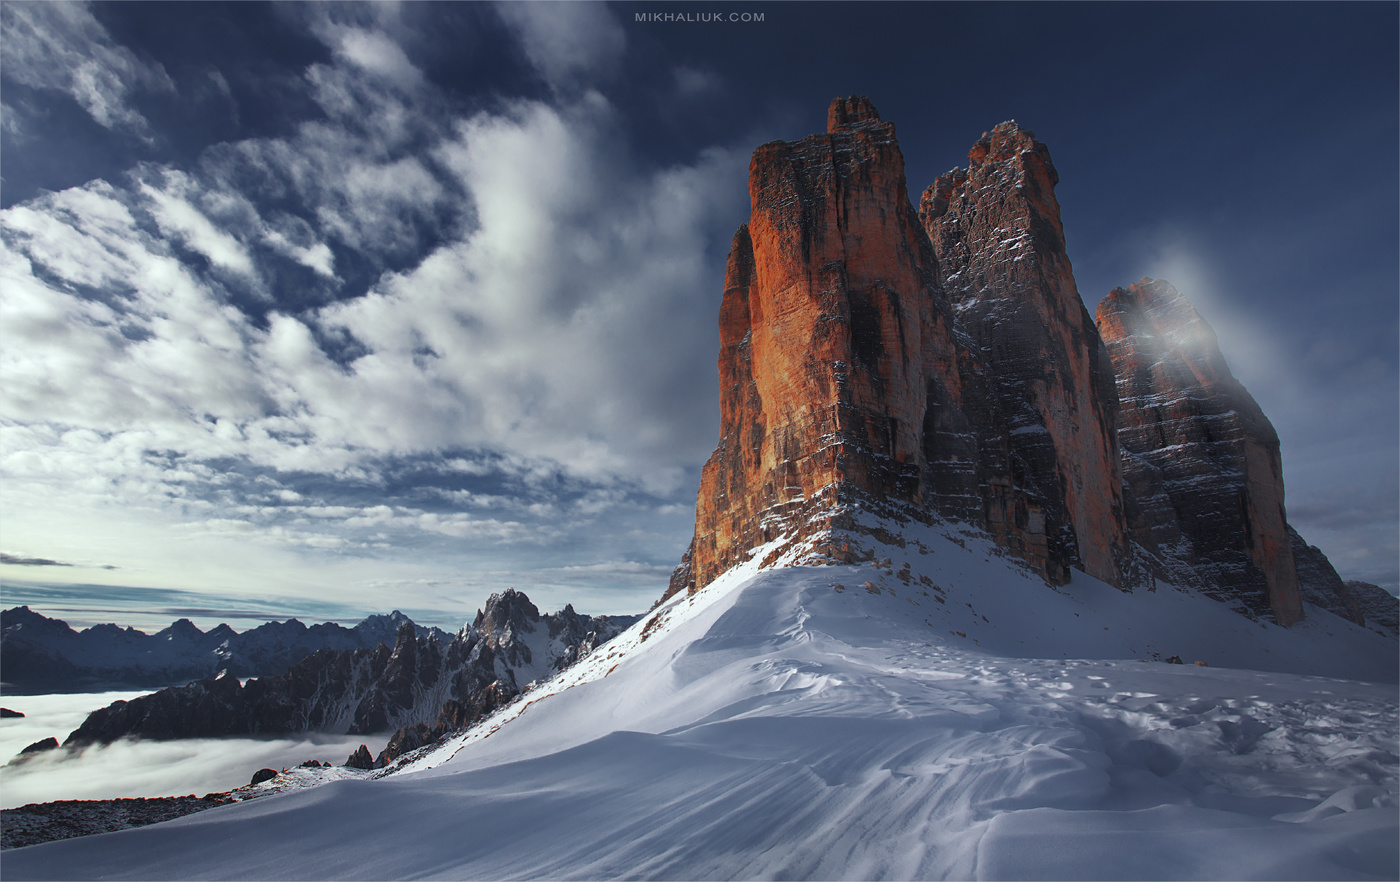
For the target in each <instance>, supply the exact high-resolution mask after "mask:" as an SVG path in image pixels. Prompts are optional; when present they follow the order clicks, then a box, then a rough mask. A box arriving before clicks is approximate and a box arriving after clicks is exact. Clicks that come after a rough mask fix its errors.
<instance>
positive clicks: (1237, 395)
mask: <svg viewBox="0 0 1400 882" xmlns="http://www.w3.org/2000/svg"><path fill="white" fill-rule="evenodd" d="M1097 319H1098V327H1099V333H1100V334H1102V335H1103V339H1104V341H1105V342H1106V343H1107V345H1108V352H1109V354H1110V356H1111V357H1112V359H1113V364H1114V368H1115V372H1116V374H1117V377H1118V379H1117V382H1118V400H1119V410H1118V426H1119V430H1118V437H1119V443H1120V444H1121V445H1122V448H1123V472H1124V475H1125V477H1126V478H1127V481H1128V485H1129V488H1130V492H1131V495H1132V498H1133V501H1134V505H1133V510H1132V513H1131V515H1132V516H1131V525H1132V530H1133V535H1134V538H1135V539H1136V540H1137V541H1138V543H1140V544H1141V545H1142V546H1143V547H1144V548H1146V549H1147V550H1148V551H1149V552H1151V553H1152V554H1153V555H1154V556H1155V557H1156V563H1155V564H1154V566H1155V567H1156V569H1157V570H1158V574H1159V575H1161V576H1162V578H1164V579H1167V580H1168V581H1171V582H1174V583H1176V584H1179V585H1190V586H1195V587H1199V588H1201V589H1202V590H1203V591H1205V592H1206V593H1208V594H1212V595H1214V596H1216V597H1219V598H1220V599H1222V600H1229V601H1238V602H1242V603H1244V604H1245V605H1246V606H1248V607H1250V608H1251V609H1253V610H1254V611H1256V612H1261V611H1264V610H1272V612H1273V616H1274V618H1275V619H1276V620H1277V621H1278V623H1279V624H1281V625H1291V624H1293V623H1294V622H1297V621H1299V620H1300V619H1302V618H1303V606H1302V601H1301V599H1300V597H1299V588H1298V572H1297V566H1296V564H1295V562H1294V558H1293V550H1292V547H1291V543H1290V537H1289V529H1288V523H1287V516H1286V514H1285V511H1284V505H1283V465H1282V460H1281V458H1280V456H1279V441H1278V434H1277V433H1276V432H1275V431H1274V427H1273V424H1271V423H1270V422H1269V419H1268V417H1266V416H1264V412H1263V410H1261V409H1260V407H1259V405H1258V403H1257V402H1255V400H1254V397H1253V396H1252V395H1250V394H1249V392H1248V391H1246V390H1245V388H1244V386H1243V385H1241V384H1240V382H1239V381H1238V380H1236V379H1235V377H1234V375H1233V374H1231V373H1230V368H1229V365H1227V364H1226V363H1225V357H1224V356H1223V355H1221V353H1220V347H1219V345H1218V344H1217V343H1216V338H1215V332H1214V331H1213V330H1212V329H1211V327H1210V325H1208V324H1206V321H1205V319H1203V318H1201V316H1200V314H1199V313H1197V312H1196V310H1195V309H1194V308H1193V307H1192V306H1191V304H1190V303H1189V302H1187V300H1186V298H1185V297H1183V296H1181V294H1180V293H1179V292H1178V291H1177V290H1176V289H1175V288H1173V287H1172V286H1171V285H1170V284H1168V283H1166V282H1163V281H1159V280H1155V279H1143V280H1142V281H1140V282H1138V283H1137V284H1136V285H1132V286H1130V287H1128V288H1126V289H1124V288H1115V289H1113V292H1112V293H1111V294H1109V295H1108V296H1107V297H1105V298H1104V299H1103V300H1102V301H1100V302H1099V307H1098V314H1097ZM1299 542H1301V540H1299ZM1304 547H1306V546H1304ZM1319 555H1320V552H1319ZM1324 561H1325V558H1324Z"/></svg>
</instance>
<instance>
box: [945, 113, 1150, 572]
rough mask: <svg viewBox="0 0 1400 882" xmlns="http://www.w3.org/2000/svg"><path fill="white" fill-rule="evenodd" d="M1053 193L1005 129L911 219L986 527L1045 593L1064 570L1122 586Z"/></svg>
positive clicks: (1120, 545) (1110, 397) (977, 148)
mask: <svg viewBox="0 0 1400 882" xmlns="http://www.w3.org/2000/svg"><path fill="white" fill-rule="evenodd" d="M1058 181H1059V175H1058V174H1057V173H1056V172H1055V167H1054V165H1052V164H1051V162H1050V153H1049V151H1048V150H1047V149H1046V147H1045V145H1044V144H1042V143H1041V142H1039V141H1037V140H1035V136H1034V135H1033V134H1032V133H1031V132H1030V131H1028V130H1026V129H1024V128H1022V127H1021V126H1019V125H1017V124H1016V123H1015V122H1005V123H1002V124H1001V125H999V126H997V127H996V128H994V129H993V130H992V131H991V132H988V133H987V134H984V135H983V136H982V138H981V140H979V141H978V142H977V143H976V144H975V145H974V146H973V148H972V150H971V151H970V152H969V153H968V167H967V168H966V169H955V170H953V171H951V172H948V173H947V174H945V175H943V176H941V177H940V178H939V179H938V180H937V181H936V182H935V183H934V184H933V186H931V187H929V188H928V189H927V190H925V191H924V194H923V198H922V199H921V200H920V217H921V219H922V222H923V226H924V229H925V230H927V232H928V235H929V238H930V240H931V241H932V244H933V249H934V252H935V253H936V254H937V256H938V263H939V267H940V269H941V273H942V284H943V291H944V293H945V295H946V296H947V298H948V300H949V301H950V302H951V303H952V304H953V308H954V310H955V313H956V316H957V325H958V328H959V330H960V331H962V332H963V333H965V334H966V335H967V338H968V343H969V350H970V353H971V355H972V356H973V357H972V358H965V359H964V361H963V365H962V372H963V387H964V405H963V409H964V411H965V412H966V413H967V415H968V417H969V419H970V420H971V423H972V425H973V427H974V430H975V432H976V434H977V438H978V444H979V447H980V450H981V454H982V456H981V462H980V463H979V478H980V480H979V484H980V487H981V489H980V492H979V495H980V496H981V497H982V503H983V507H984V511H985V517H986V520H987V522H988V525H989V527H990V528H991V529H992V530H993V533H994V534H995V535H996V536H997V538H998V540H999V541H1001V542H1002V543H1003V544H1007V545H1009V546H1010V547H1011V548H1012V549H1013V550H1015V551H1017V552H1018V553H1019V554H1020V555H1021V556H1023V557H1025V558H1027V559H1030V560H1032V561H1033V562H1035V563H1037V564H1038V565H1039V566H1040V567H1041V568H1042V570H1043V571H1044V572H1045V574H1046V576H1047V578H1048V579H1049V580H1050V581H1052V582H1063V581H1065V580H1067V579H1068V574H1069V568H1070V567H1075V568H1078V569H1082V570H1084V571H1085V572H1087V573H1088V574H1089V575H1091V576H1095V577H1097V578H1099V579H1102V580H1103V581H1105V582H1108V583H1110V584H1113V585H1125V584H1130V583H1132V582H1133V581H1134V577H1133V575H1132V574H1131V573H1130V572H1129V571H1130V570H1131V567H1132V564H1131V556H1130V553H1129V545H1128V536H1127V530H1126V521H1125V516H1124V512H1123V499H1122V488H1121V479H1120V475H1119V472H1118V442H1117V438H1116V436H1115V434H1114V422H1113V415H1114V410H1115V404H1116V402H1115V392H1114V388H1113V368H1112V365H1111V364H1110V363H1109V361H1108V357H1107V353H1106V351H1105V350H1104V347H1103V343H1102V341H1101V340H1100V339H1099V335H1098V332H1097V330H1096V329H1095V327H1094V322H1093V319H1092V318H1091V317H1090V316H1089V313H1088V310H1086V309H1085V308H1084V303H1083V301H1082V300H1081V299H1080V297H1079V291H1078V289H1077V288H1076V286H1075V281H1074V272H1073V270H1072V268H1071V266H1070V261H1069V257H1068V256H1067V254H1066V253H1065V241H1064V232H1063V230H1062V228H1061V226H1060V207H1059V203H1058V202H1057V201H1056V199H1055V184H1056V183H1057V182H1058Z"/></svg>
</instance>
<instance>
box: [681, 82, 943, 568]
mask: <svg viewBox="0 0 1400 882" xmlns="http://www.w3.org/2000/svg"><path fill="white" fill-rule="evenodd" d="M828 121H829V122H828V128H829V131H828V132H827V133H826V134H821V135H812V136H810V137H807V138H804V139H802V140H801V141H796V142H786V141H774V142H772V143H769V144H764V145H763V146H761V147H759V148H758V150H757V151H756V152H755V153H754V156H753V161H752V162H751V163H750V166H749V197H750V202H751V209H752V213H751V216H750V219H749V222H748V224H746V225H744V226H743V227H740V228H739V231H738V232H737V233H736V234H735V235H734V242H733V245H732V247H731V250H730V254H729V265H728V268H727V271H726V274H725V291H724V300H723V303H722V304H721V306H720V357H719V372H720V413H721V427H722V428H721V433H722V434H721V438H720V442H719V446H718V448H717V449H716V450H715V453H714V455H713V456H711V457H710V460H709V462H707V463H706V464H705V468H704V471H703V474H702V478H701V486H700V493H699V501H698V505H697V513H696V529H695V540H694V542H693V544H692V547H691V550H690V551H689V552H688V553H687V556H686V561H685V563H684V564H683V565H682V567H681V569H680V570H679V571H678V572H677V576H676V579H675V580H674V582H673V587H672V590H678V589H679V588H680V587H682V586H683V585H684V586H694V585H697V584H698V585H704V584H706V583H708V582H709V581H710V580H711V579H713V578H714V577H715V576H717V575H718V574H719V573H722V572H723V571H724V570H726V569H728V568H729V567H730V566H732V565H733V564H735V563H737V562H739V561H741V560H744V559H745V558H746V557H747V556H748V553H749V551H750V549H752V548H755V547H756V546H759V545H762V544H763V543H764V542H766V541H768V540H769V539H772V538H774V537H775V536H777V535H780V534H782V533H784V532H789V533H790V532H791V531H792V530H794V529H800V530H801V531H814V530H817V529H820V528H821V527H822V526H824V525H828V524H829V517H827V515H829V513H830V512H831V510H832V509H833V507H834V506H833V503H834V502H835V500H836V497H838V496H840V495H841V494H842V493H852V492H854V493H865V494H870V495H872V496H874V497H876V498H880V499H891V500H900V501H906V502H912V503H916V504H922V502H923V501H924V497H925V492H926V489H929V488H931V486H932V482H931V480H930V475H929V474H928V469H927V464H928V456H927V451H926V449H925V446H926V445H925V435H926V434H927V433H926V432H925V426H924V423H925V416H926V412H927V410H928V402H929V401H930V399H931V398H932V399H934V400H938V401H945V400H946V401H950V402H952V403H953V405H954V407H956V403H957V396H958V391H957V390H958V376H957V354H956V351H955V347H954V345H953V342H952V341H953V334H952V321H951V314H950V313H949V310H948V308H947V304H946V303H945V302H944V300H943V298H942V296H941V295H940V294H939V293H938V290H937V282H936V280H937V269H936V266H935V264H934V258H933V253H932V251H931V249H930V248H929V244H928V239H927V237H926V236H925V234H924V232H923V229H922V228H921V227H920V225H919V221H918V217H917V216H916V215H915V213H914V210H913V207H912V205H911V204H910V201H909V195H908V191H907V190H906V187H905V182H904V156H903V154H902V153H901V152H900V150H899V145H898V143H897V142H896V140H895V133H894V126H893V125H892V124H890V123H887V122H883V121H882V120H881V119H880V117H879V114H878V112H877V111H876V109H875V107H874V105H873V104H871V103H870V101H869V99H867V98H863V97H855V96H852V97H849V98H838V99H836V100H835V101H834V102H832V105H831V109H830V111H829V113H828ZM812 516H815V517H816V520H812Z"/></svg>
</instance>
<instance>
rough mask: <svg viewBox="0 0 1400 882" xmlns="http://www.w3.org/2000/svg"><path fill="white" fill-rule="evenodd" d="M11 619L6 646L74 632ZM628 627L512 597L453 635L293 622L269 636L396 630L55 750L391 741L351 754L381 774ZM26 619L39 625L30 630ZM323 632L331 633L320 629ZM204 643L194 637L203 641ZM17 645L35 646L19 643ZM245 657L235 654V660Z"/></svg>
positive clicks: (206, 687)
mask: <svg viewBox="0 0 1400 882" xmlns="http://www.w3.org/2000/svg"><path fill="white" fill-rule="evenodd" d="M11 613H16V615H15V616H14V618H15V620H16V622H15V629H14V632H13V633H14V634H15V635H16V636H21V637H23V636H28V635H31V634H33V633H36V632H39V631H41V630H44V631H45V633H50V634H60V635H61V634H62V633H63V631H62V630H59V629H57V628H54V627H53V626H54V625H61V626H62V628H63V630H66V631H67V633H68V634H70V635H72V634H73V633H74V632H73V631H72V630H71V629H68V628H67V626H66V625H63V623H62V622H55V621H54V620H53V619H46V618H44V617H43V616H40V615H38V614H37V613H34V612H33V611H31V610H29V609H27V608H25V607H21V608H20V609H19V610H7V611H6V615H7V616H8V615H10V614H11ZM637 618H638V617H637V616H585V615H579V614H578V613H576V612H574V609H573V607H572V606H566V607H564V609H562V610H560V611H559V612H557V613H547V614H541V613H540V611H539V609H538V608H537V607H536V606H535V605H534V604H533V603H531V602H530V598H528V597H526V596H525V595H524V594H523V593H521V592H519V591H516V590H514V589H511V590H508V591H506V592H505V593H503V594H493V595H491V597H490V599H488V600H487V602H486V608H485V609H484V610H481V611H479V612H477V614H476V619H475V620H474V621H473V622H472V623H471V624H469V625H467V626H465V627H463V628H462V630H461V631H460V632H458V633H457V634H456V635H455V636H454V635H447V634H446V633H445V632H443V631H441V630H439V629H437V628H423V627H422V626H419V625H415V624H414V623H413V622H412V621H411V620H409V619H408V618H407V617H406V616H404V615H403V614H402V613H400V612H398V611H397V610H396V611H395V612H394V613H392V614H391V615H388V616H374V617H371V618H370V619H366V620H365V621H364V622H362V623H361V624H360V625H358V626H356V627H355V628H353V629H345V628H340V627H339V626H336V625H317V626H316V627H315V628H305V627H304V626H301V623H299V622H296V621H295V620H293V621H292V622H288V623H284V624H282V625H280V626H278V627H280V628H282V629H284V630H286V629H287V627H288V626H289V625H295V626H297V627H300V628H302V630H300V631H297V630H296V629H295V628H293V629H291V633H292V634H296V635H303V634H310V633H311V632H313V631H316V630H317V629H321V630H320V631H319V633H320V634H322V635H326V634H330V635H335V636H337V637H341V638H343V637H344V636H345V635H351V636H352V637H355V638H357V639H362V640H370V639H374V638H376V637H377V636H378V635H379V634H382V633H383V632H382V630H381V629H382V627H383V625H384V624H385V623H386V622H397V623H398V624H397V631H396V632H394V633H393V639H392V640H390V641H385V640H382V639H376V640H375V643H374V645H373V648H369V647H368V646H359V647H356V648H354V649H327V648H324V647H322V648H318V649H316V650H315V651H314V652H312V653H310V654H309V655H307V656H306V657H304V658H301V659H299V660H297V661H296V662H295V663H293V664H291V665H290V666H285V667H284V669H283V670H281V671H278V672H276V673H272V674H265V675H260V676H258V677H256V678H253V679H249V680H248V682H247V684H246V685H245V684H243V683H241V682H240V680H239V677H237V676H234V675H233V673H232V671H231V669H228V668H224V669H222V670H221V672H220V673H219V674H218V676H215V677H212V678H202V679H195V680H192V681H190V682H187V683H185V684H183V685H179V686H170V687H167V688H165V689H161V690H160V691H158V692H155V693H153V694H151V695H143V696H140V697H138V698H134V699H132V700H130V701H117V702H114V703H113V704H111V705H109V706H108V707H105V708H101V709H99V710H96V711H94V712H92V713H91V714H89V715H88V718H87V719H86V720H85V721H84V722H83V724H82V726H80V727H79V728H78V729H77V730H75V731H74V732H73V733H72V734H70V735H69V736H68V738H67V739H66V740H65V741H64V746H65V747H73V748H81V747H84V746H86V745H89V744H106V743H110V742H113V741H116V740H117V739H119V738H125V737H137V738H147V739H153V740H170V739H176V738H218V737H226V736H274V735H290V734H299V733H304V732H328V733H334V734H341V733H346V732H348V733H352V734H371V733H375V732H394V735H393V737H392V738H391V739H390V741H389V745H388V746H387V747H386V748H385V750H384V751H383V752H382V753H381V754H380V756H379V757H378V758H373V757H371V756H370V755H369V752H368V749H367V748H365V747H361V748H360V753H359V754H356V755H355V756H352V757H351V759H350V761H349V762H348V763H347V764H348V765H351V766H356V767H359V768H366V769H368V768H379V767H383V766H384V765H386V764H387V763H389V762H391V761H392V760H394V759H396V758H398V757H399V756H401V755H403V754H405V753H408V752H410V751H413V750H416V749H418V748H420V747H423V746H426V745H431V744H433V743H435V742H436V741H437V740H438V739H439V738H441V737H442V736H443V735H445V734H448V733H450V732H455V731H458V730H460V729H463V728H465V727H467V726H469V725H471V724H473V723H475V722H477V721H478V720H480V719H481V718H482V717H484V716H486V715H487V714H489V713H490V712H492V711H494V710H495V709H496V708H497V707H499V706H501V705H503V704H506V703H508V702H509V701H511V700H512V699H514V698H515V696H517V695H519V694H520V693H522V692H524V691H526V690H528V689H530V688H531V685H532V684H533V683H536V682H538V681H540V680H543V679H546V678H548V677H549V676H552V675H553V674H555V673H557V672H559V671H561V670H563V669H564V668H567V667H569V666H570V665H572V664H574V662H576V661H578V660H579V659H581V658H584V657H586V656H588V655H589V654H590V653H592V652H593V651H594V650H595V649H597V648H598V647H599V646H601V645H602V644H604V643H606V642H607V641H608V640H611V639H612V638H613V637H615V636H616V635H617V634H619V633H620V632H622V631H623V630H624V629H626V628H627V627H628V626H630V625H632V624H633V623H634V622H635V621H636V620H637ZM36 619H37V620H39V621H38V622H35V621H34V620H36ZM26 623H27V624H29V625H31V626H34V625H38V624H39V623H48V627H47V628H46V630H45V629H44V628H43V626H40V627H28V628H26V627H24V625H25V624H26ZM179 624H180V623H177V625H179ZM226 627H227V626H220V628H216V629H215V630H214V631H211V632H210V635H217V634H219V633H220V632H221V629H223V628H226ZM270 627H271V626H268V625H264V626H262V627H260V628H257V629H255V630H254V631H249V632H248V634H247V635H234V636H233V637H227V638H225V639H224V640H223V641H222V642H221V643H220V644H219V646H220V648H221V649H222V650H223V654H222V655H220V656H218V657H219V658H228V657H232V656H233V655H234V652H235V650H234V649H233V648H231V646H230V644H231V642H232V641H235V640H237V639H238V638H239V637H240V636H249V637H251V636H253V635H256V634H258V632H265V634H264V637H265V638H266V637H267V636H268V635H271V634H276V633H279V632H277V631H276V630H275V629H274V630H273V631H268V630H267V629H268V628H270ZM332 628H333V629H337V630H336V631H332V630H328V629H332ZM95 630H97V629H95V628H90V629H88V630H87V631H84V632H82V634H81V635H76V636H79V637H82V636H85V635H87V634H89V633H91V632H92V631H95ZM228 630H229V631H230V632H231V631H232V629H228ZM337 632H341V633H337ZM5 633H6V639H7V643H6V644H5V645H7V646H8V645H10V644H9V642H8V641H9V635H10V634H11V631H10V625H9V624H8V619H7V625H6V631H5ZM99 633H101V632H99ZM118 633H124V632H118ZM134 633H135V634H140V635H141V636H142V637H143V638H145V639H146V640H148V641H159V640H161V639H162V638H163V635H170V638H169V639H167V640H166V641H165V642H166V643H170V642H173V640H174V639H175V637H174V635H185V636H184V637H183V638H181V639H182V640H185V641H191V643H190V645H194V646H198V645H199V642H198V640H197V639H196V635H200V631H199V629H197V628H195V627H194V626H193V625H191V624H190V623H189V622H184V623H183V626H182V627H178V628H176V627H172V628H169V629H166V630H165V631H161V632H160V633H159V634H156V635H154V636H152V637H146V635H144V634H141V632H140V631H135V632H134ZM210 635H200V636H203V637H205V638H208V637H209V636H210ZM16 645H17V646H18V645H26V646H33V645H35V644H34V643H29V644H24V643H18V642H17V643H16ZM40 645H42V644H40ZM156 645H157V646H159V645H160V643H157V644H156ZM248 645H249V646H251V647H252V648H253V649H256V650H259V651H263V652H262V655H261V656H259V658H272V657H273V653H272V651H271V650H270V649H269V648H268V647H269V642H268V641H267V640H266V639H265V640H263V641H260V642H252V643H249V644H248ZM272 645H273V646H276V645H277V644H272ZM243 650H244V647H242V646H241V645H240V647H239V651H243ZM34 657H37V656H34ZM175 657H176V658H180V657H181V656H175ZM242 657H243V658H245V659H247V658H249V657H250V655H248V654H247V653H245V654H244V655H243V656H242ZM124 664H126V665H128V667H127V668H124V670H127V669H130V667H129V666H130V664H131V662H130V661H127V662H125V663H124ZM110 669H111V668H108V670H110ZM167 669H170V668H167ZM56 747H58V741H57V739H55V738H50V739H48V740H47V741H46V742H40V743H36V744H34V745H31V746H30V747H29V748H26V750H25V752H24V753H26V754H28V753H34V752H38V751H43V750H50V749H54V748H56ZM21 761H23V757H21Z"/></svg>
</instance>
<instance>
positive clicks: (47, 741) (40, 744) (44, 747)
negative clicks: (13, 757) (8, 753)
mask: <svg viewBox="0 0 1400 882" xmlns="http://www.w3.org/2000/svg"><path fill="white" fill-rule="evenodd" d="M57 749H58V739H57V738H53V737H49V738H44V739H42V740H40V741H36V742H34V743H33V744H31V745H29V746H28V747H26V748H24V749H23V750H21V751H20V752H19V755H20V756H33V755H34V754H36V753H44V752H45V751H49V750H57Z"/></svg>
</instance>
